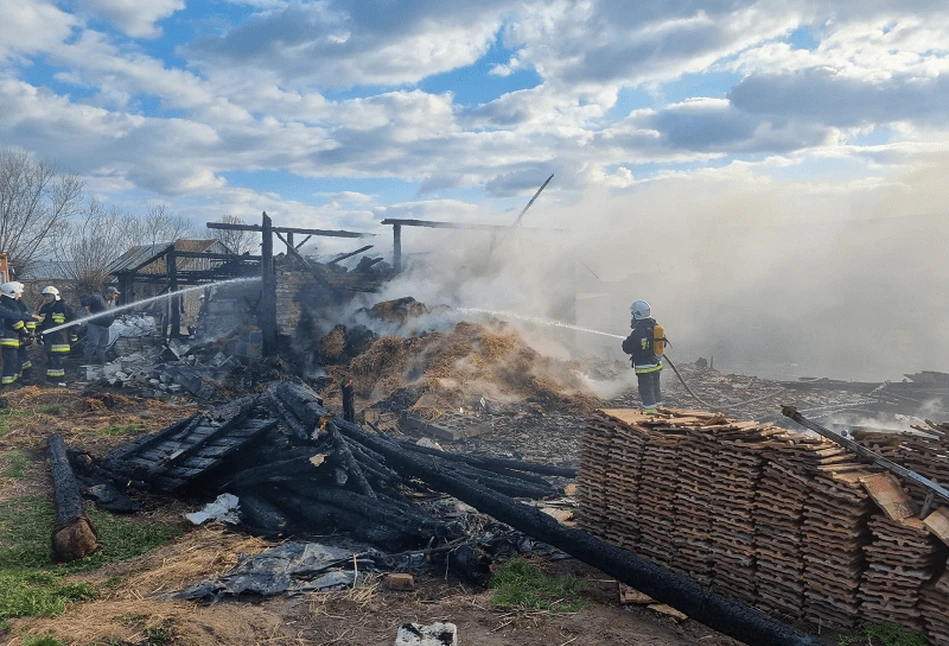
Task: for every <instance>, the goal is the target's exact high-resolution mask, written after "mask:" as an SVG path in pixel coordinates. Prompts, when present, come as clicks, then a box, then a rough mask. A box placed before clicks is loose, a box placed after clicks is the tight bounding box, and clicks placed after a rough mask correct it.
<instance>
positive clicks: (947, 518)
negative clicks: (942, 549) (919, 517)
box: [923, 507, 949, 545]
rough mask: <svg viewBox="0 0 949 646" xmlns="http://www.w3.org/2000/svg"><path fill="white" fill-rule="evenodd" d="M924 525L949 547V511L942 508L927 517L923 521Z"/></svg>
mask: <svg viewBox="0 0 949 646" xmlns="http://www.w3.org/2000/svg"><path fill="white" fill-rule="evenodd" d="M923 524H924V525H926V529H928V530H929V531H930V532H931V533H932V534H933V536H935V537H936V538H938V539H939V540H941V541H942V542H943V543H945V544H946V545H949V509H947V508H945V507H940V508H939V509H937V510H936V511H934V512H933V513H931V514H929V515H928V516H926V518H925V519H924V520H923Z"/></svg>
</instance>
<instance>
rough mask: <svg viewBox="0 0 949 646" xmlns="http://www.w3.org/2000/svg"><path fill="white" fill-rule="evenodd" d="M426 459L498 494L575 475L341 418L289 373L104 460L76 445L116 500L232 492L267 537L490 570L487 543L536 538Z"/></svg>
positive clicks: (510, 544) (90, 474) (242, 516)
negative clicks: (474, 505) (467, 496)
mask: <svg viewBox="0 0 949 646" xmlns="http://www.w3.org/2000/svg"><path fill="white" fill-rule="evenodd" d="M380 450H384V451H385V454H386V455H385V457H384V456H383V455H382V454H381V453H380ZM401 456H404V460H403V459H402V457H401ZM419 460H422V461H424V465H425V468H427V469H431V470H433V471H434V472H437V473H441V474H443V475H444V476H446V477H450V478H452V479H453V481H455V482H471V483H473V484H472V486H480V487H484V488H487V489H488V490H490V491H492V492H495V493H496V494H498V496H499V497H503V496H511V497H518V498H529V499H541V498H545V497H558V496H559V497H562V496H563V488H562V485H563V483H564V482H565V481H566V480H565V479H567V478H572V477H573V476H574V475H575V472H574V471H573V470H572V469H569V468H564V467H558V466H552V465H545V464H532V463H527V462H523V461H519V460H512V459H504V458H494V457H486V456H485V457H481V456H475V455H470V454H465V455H459V454H451V453H445V452H443V451H440V450H438V449H434V448H430V447H425V446H419V445H418V444H414V443H412V442H408V441H397V440H394V439H392V438H390V437H386V436H383V435H379V434H374V433H368V432H366V431H364V430H363V429H362V428H360V427H359V426H357V425H355V424H353V423H350V422H347V421H346V420H344V419H342V418H338V417H337V418H334V417H333V416H332V415H330V414H329V413H328V412H327V411H326V409H325V408H324V407H323V405H322V401H321V400H320V399H319V398H318V397H317V396H316V394H315V393H314V392H313V391H311V390H310V389H309V388H307V387H305V386H302V385H298V384H294V383H289V382H284V383H280V384H277V385H274V386H272V387H271V388H269V389H268V390H267V391H266V392H264V393H261V394H259V395H255V396H251V397H246V398H244V399H241V400H238V401H235V402H232V403H231V404H228V405H226V406H223V407H220V408H217V409H214V410H212V411H210V412H208V413H206V414H197V415H194V416H191V417H188V418H186V419H182V420H180V421H179V422H177V423H175V424H173V425H171V426H169V427H167V428H165V429H163V430H161V431H158V432H156V433H153V434H151V435H146V436H142V437H140V438H138V439H136V440H135V441H133V442H131V443H130V444H127V445H125V446H123V447H121V448H119V449H117V450H116V451H114V452H113V453H111V454H109V455H107V456H106V457H105V458H103V459H95V458H92V457H91V456H89V455H87V454H84V453H79V452H71V453H70V462H71V464H72V466H73V470H74V471H75V472H76V476H77V479H78V480H79V484H80V486H81V487H82V488H83V490H84V492H85V494H86V495H87V496H90V497H93V498H95V499H96V500H97V502H98V503H99V504H100V506H104V507H105V508H107V509H111V510H114V511H131V510H134V509H135V508H136V505H135V502H134V500H135V499H136V498H141V497H142V496H141V494H143V493H151V494H162V495H172V496H175V497H179V498H184V499H186V500H190V501H201V502H206V501H207V500H208V499H210V498H214V497H216V496H218V497H221V496H222V495H223V497H221V498H220V500H221V501H224V502H226V501H227V500H230V501H232V502H236V507H237V508H236V510H230V514H229V515H225V517H224V518H223V519H224V520H225V521H230V522H232V523H233V524H235V525H236V526H237V527H239V528H242V529H244V530H245V531H247V532H249V533H252V534H255V535H258V536H262V537H265V538H269V539H277V538H287V537H294V538H296V539H320V540H323V541H326V540H327V537H328V536H331V537H332V540H333V542H334V543H336V544H338V545H341V546H346V547H347V548H351V547H352V545H354V544H357V543H358V544H361V545H365V546H369V547H371V548H372V549H376V550H380V551H383V552H385V553H389V554H391V553H401V552H405V551H407V550H408V551H412V550H419V549H424V550H427V551H428V553H433V550H434V552H439V551H443V552H445V553H446V554H448V553H451V554H452V557H453V558H454V559H455V560H456V561H457V560H460V561H464V564H463V566H460V567H461V569H462V570H466V571H468V572H469V573H471V574H472V575H473V576H476V577H477V576H481V575H483V574H485V573H486V570H485V568H486V565H487V562H488V561H485V557H486V553H487V552H492V553H495V554H496V552H497V551H498V550H501V549H503V550H506V551H507V553H508V555H509V556H510V555H513V554H515V553H517V552H518V551H521V550H524V549H527V550H530V549H532V548H533V545H531V544H530V541H527V542H526V543H525V541H524V537H523V536H519V535H516V532H513V531H512V530H510V529H509V528H507V527H506V526H503V525H501V524H499V523H497V522H495V521H491V520H489V519H487V517H484V516H480V515H477V514H475V513H474V510H472V509H470V508H467V509H466V507H465V506H464V505H460V504H459V503H458V502H457V501H453V500H451V499H449V498H448V497H447V496H446V495H444V494H441V493H439V492H438V491H437V490H435V489H433V488H432V487H431V486H430V485H427V484H426V483H424V482H423V481H422V480H421V479H417V478H415V477H413V474H412V468H413V465H417V464H418V461H419ZM225 494H227V495H225ZM235 497H236V500H235ZM473 534H475V535H476V536H473ZM472 539H473V540H472Z"/></svg>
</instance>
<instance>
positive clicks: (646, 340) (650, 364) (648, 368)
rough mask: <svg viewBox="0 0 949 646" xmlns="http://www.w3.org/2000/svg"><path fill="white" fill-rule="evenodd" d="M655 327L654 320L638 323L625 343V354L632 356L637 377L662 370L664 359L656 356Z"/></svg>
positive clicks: (649, 319)
mask: <svg viewBox="0 0 949 646" xmlns="http://www.w3.org/2000/svg"><path fill="white" fill-rule="evenodd" d="M655 327H656V319H653V318H648V319H642V320H639V321H636V323H635V325H634V326H633V331H632V332H630V334H629V336H628V337H626V339H625V340H624V341H623V352H625V353H626V354H629V355H632V364H633V368H634V369H635V370H636V374H637V375H641V374H645V373H649V372H658V371H660V370H662V358H661V357H660V356H659V355H657V354H656V346H655Z"/></svg>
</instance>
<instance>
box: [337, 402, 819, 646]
mask: <svg viewBox="0 0 949 646" xmlns="http://www.w3.org/2000/svg"><path fill="white" fill-rule="evenodd" d="M335 421H336V423H337V425H338V426H339V429H340V432H342V433H343V434H344V435H346V436H348V437H353V438H357V439H358V441H359V442H360V443H361V444H364V445H366V446H370V447H372V448H373V449H374V450H375V451H377V452H379V453H381V454H382V455H383V456H385V458H386V461H387V462H388V464H389V466H390V467H391V468H393V469H395V470H396V471H397V472H399V473H401V474H402V475H403V477H405V478H410V477H412V478H419V479H421V480H423V481H424V482H426V483H427V484H428V485H429V486H431V487H432V488H435V489H437V490H439V491H443V492H445V493H448V494H451V495H453V496H455V497H456V498H458V499H459V500H462V501H463V502H466V503H468V504H469V505H472V506H473V507H475V508H476V509H478V510H479V511H482V512H484V513H486V514H489V515H491V516H493V517H494V518H496V519H497V520H499V521H501V522H503V523H507V524H508V525H510V526H511V527H513V528H514V529H517V530H519V531H522V532H524V533H525V534H528V535H529V536H531V537H533V538H535V539H537V540H540V541H543V542H545V543H547V544H548V545H552V546H554V547H556V548H558V549H561V550H563V551H564V552H566V553H568V554H570V555H572V556H574V557H576V558H577V559H579V560H581V561H583V562H584V563H587V564H589V565H592V566H593V567H595V568H598V569H600V570H602V571H603V572H605V573H607V574H609V575H610V576H614V577H616V578H617V579H618V580H620V581H622V582H623V583H626V584H627V585H630V586H632V587H634V588H636V589H637V590H639V591H641V592H643V593H645V594H648V595H649V596H650V597H652V598H653V599H656V600H657V601H660V602H662V603H665V604H668V605H670V606H672V607H673V608H676V609H677V610H679V611H681V612H684V613H685V614H687V615H688V616H689V617H691V618H693V619H695V620H696V621H699V622H701V623H703V624H705V625H706V626H708V627H710V628H713V629H715V630H717V631H719V632H721V633H724V634H725V635H728V636H730V637H734V638H735V639H738V640H740V641H742V642H744V643H746V644H769V645H773V646H821V645H822V644H823V643H824V642H823V640H822V639H819V638H817V637H814V636H811V635H807V634H805V633H803V632H801V631H799V630H797V629H795V628H793V627H791V626H788V625H786V624H783V623H781V622H779V621H777V620H775V619H772V618H771V617H768V616H767V615H765V614H763V613H762V612H760V611H758V610H756V609H755V608H753V607H751V606H749V605H748V604H746V603H744V602H742V601H739V600H736V599H731V598H729V597H726V596H723V595H720V594H717V593H714V592H711V591H709V590H707V589H706V588H703V587H702V586H701V585H699V584H698V583H696V582H694V581H691V580H689V579H687V578H685V577H683V576H680V575H678V574H676V573H674V572H672V571H670V570H667V569H665V568H662V567H659V566H658V565H656V564H654V563H651V562H650V561H647V560H645V559H643V558H640V557H638V556H636V555H635V554H633V553H631V552H628V551H626V550H624V549H621V548H619V547H616V546H615V545H612V544H610V543H607V542H605V541H602V540H600V539H598V538H596V537H594V536H593V535H591V534H588V533H587V532H584V531H581V530H578V529H572V528H569V527H565V526H563V525H561V524H560V523H558V522H557V521H556V520H555V519H554V518H552V517H550V516H548V515H547V514H545V513H543V512H541V511H539V510H538V509H535V508H533V507H530V506H528V505H524V504H522V503H520V502H518V501H516V500H514V499H512V498H509V497H507V496H504V495H501V494H499V493H497V492H495V491H492V490H491V489H489V488H488V487H486V486H483V485H481V484H478V483H476V482H474V481H472V480H470V479H468V478H465V477H463V476H460V475H458V473H457V472H456V471H454V470H449V469H448V468H445V467H443V466H440V465H439V464H437V463H436V462H435V460H433V459H431V458H423V457H421V456H417V455H413V454H412V453H409V452H406V451H405V450H403V449H402V448H401V447H400V446H399V445H398V444H396V443H394V442H391V441H389V440H387V439H385V438H382V437H378V436H374V435H371V434H369V433H367V432H365V431H363V430H362V429H361V428H359V427H358V426H356V425H354V424H350V423H348V422H346V421H345V420H343V419H340V418H336V420H335Z"/></svg>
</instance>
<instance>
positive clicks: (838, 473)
mask: <svg viewBox="0 0 949 646" xmlns="http://www.w3.org/2000/svg"><path fill="white" fill-rule="evenodd" d="M826 444H827V445H828V446H827V447H826V448H821V449H817V450H815V453H817V454H818V455H819V456H820V459H819V462H820V464H819V465H818V467H817V472H816V474H815V477H814V481H813V487H812V489H811V492H810V495H809V497H808V500H807V504H806V506H805V508H804V544H803V548H804V617H805V619H807V620H808V621H810V622H811V623H813V624H815V625H819V626H831V627H837V628H844V629H849V628H852V627H854V625H855V623H856V620H857V618H858V616H859V615H858V608H859V599H858V597H857V591H858V589H859V588H860V582H861V580H862V577H863V570H864V567H865V565H866V564H865V560H864V554H863V548H864V546H865V545H867V544H868V543H869V538H870V537H869V532H868V531H867V518H868V516H869V515H870V513H871V512H872V511H873V509H874V507H873V503H872V502H871V500H870V496H869V495H867V492H866V490H864V488H863V485H862V484H861V483H860V478H861V477H862V476H865V475H868V472H867V471H866V468H865V467H864V466H863V465H861V464H856V463H853V462H851V460H852V457H851V454H849V453H847V452H846V451H845V450H844V449H841V448H839V447H837V445H835V444H833V443H830V442H827V443H826Z"/></svg>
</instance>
